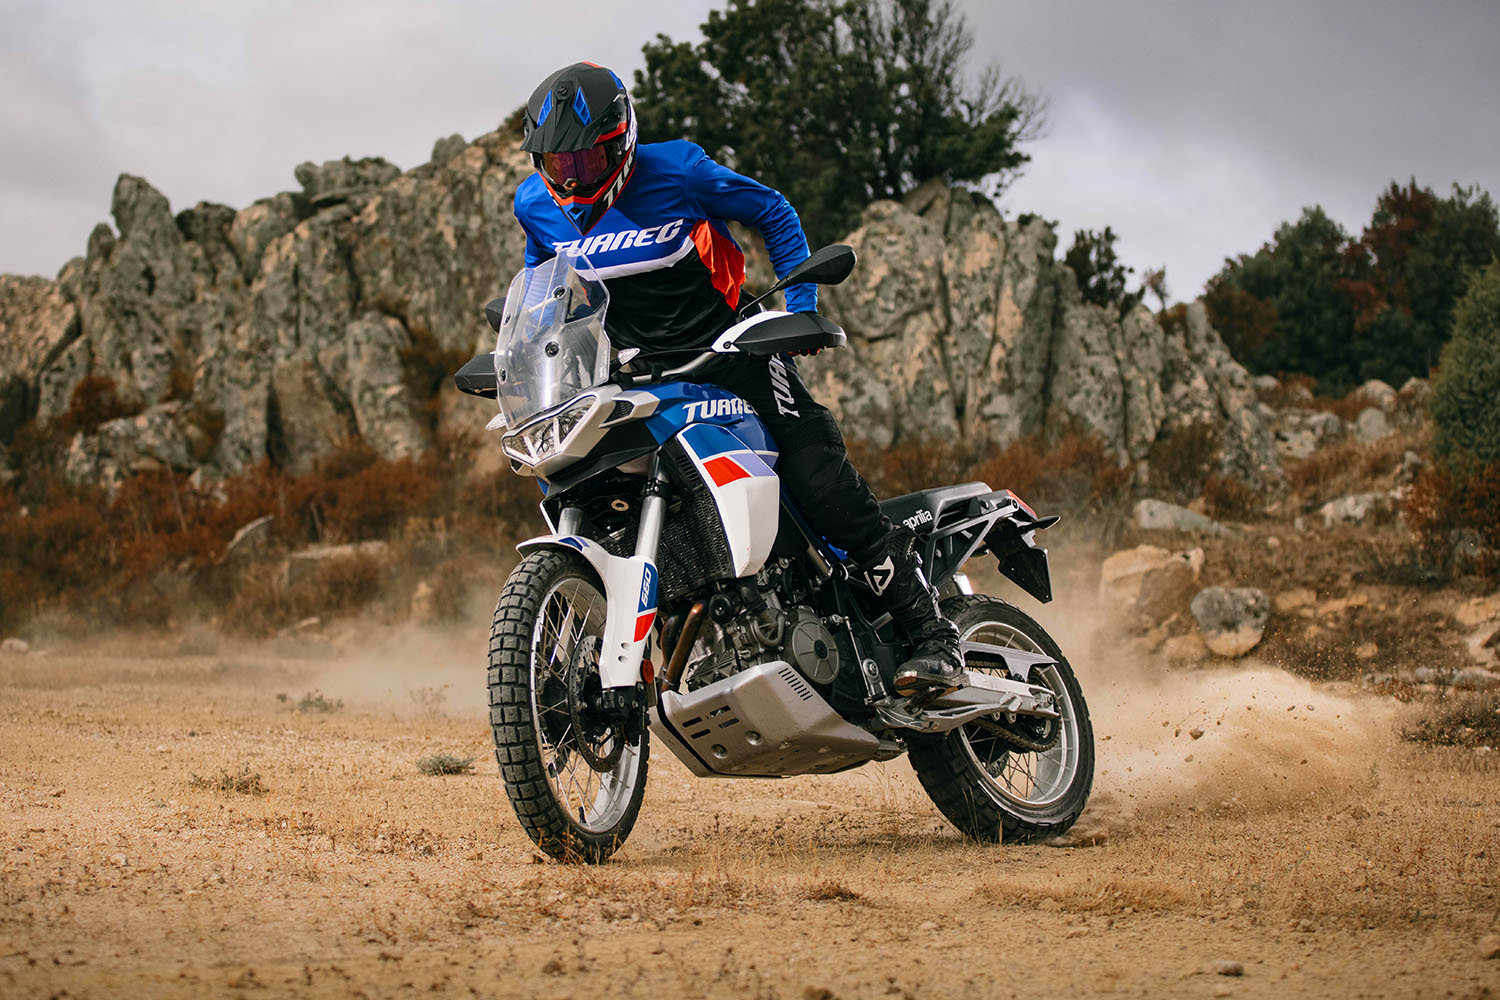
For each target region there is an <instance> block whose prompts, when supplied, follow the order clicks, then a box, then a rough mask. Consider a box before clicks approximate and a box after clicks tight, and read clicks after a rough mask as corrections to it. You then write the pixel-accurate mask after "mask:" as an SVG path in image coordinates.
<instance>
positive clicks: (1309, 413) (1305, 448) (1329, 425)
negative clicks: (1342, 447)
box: [1272, 410, 1346, 458]
mask: <svg viewBox="0 0 1500 1000" xmlns="http://www.w3.org/2000/svg"><path fill="white" fill-rule="evenodd" d="M1272 426H1273V428H1274V433H1275V439H1276V450H1277V451H1278V452H1279V453H1280V454H1281V455H1283V456H1285V457H1286V458H1307V457H1308V456H1309V455H1311V454H1312V453H1313V452H1315V451H1317V450H1318V449H1319V448H1325V447H1327V446H1328V445H1331V444H1336V443H1338V442H1339V441H1342V440H1344V438H1345V436H1346V431H1345V426H1344V422H1343V421H1342V420H1340V419H1339V418H1338V417H1337V416H1336V415H1335V414H1332V413H1328V412H1326V411H1324V410H1285V411H1283V412H1281V413H1279V414H1277V416H1276V420H1275V422H1274V423H1273V425H1272Z"/></svg>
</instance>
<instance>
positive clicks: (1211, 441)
mask: <svg viewBox="0 0 1500 1000" xmlns="http://www.w3.org/2000/svg"><path fill="white" fill-rule="evenodd" d="M1219 445H1220V440H1219V431H1218V428H1216V427H1213V426H1212V425H1210V424H1187V425H1185V426H1182V427H1177V428H1174V429H1172V430H1170V431H1168V432H1166V433H1165V434H1163V435H1162V436H1161V437H1158V438H1157V439H1156V442H1155V443H1154V444H1152V445H1151V452H1150V454H1149V455H1148V456H1147V464H1148V465H1149V466H1150V468H1151V487H1152V490H1153V492H1156V493H1160V494H1165V495H1167V496H1168V497H1170V498H1171V499H1174V500H1179V501H1184V500H1191V499H1192V498H1193V497H1196V496H1198V495H1199V494H1200V493H1202V492H1203V484H1204V482H1205V481H1206V480H1207V479H1208V477H1209V476H1210V475H1211V474H1212V473H1213V471H1214V469H1216V468H1217V467H1218V464H1219V450H1220V449H1219Z"/></svg>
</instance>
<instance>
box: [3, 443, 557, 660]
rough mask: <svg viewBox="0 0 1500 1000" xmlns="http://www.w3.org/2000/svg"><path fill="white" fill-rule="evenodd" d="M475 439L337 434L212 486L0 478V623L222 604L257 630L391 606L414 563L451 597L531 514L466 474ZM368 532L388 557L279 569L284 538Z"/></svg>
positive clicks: (104, 621)
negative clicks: (382, 447) (386, 456)
mask: <svg viewBox="0 0 1500 1000" xmlns="http://www.w3.org/2000/svg"><path fill="white" fill-rule="evenodd" d="M474 447H475V442H474V440H473V439H471V438H466V437H461V436H460V437H449V438H443V439H441V440H439V441H438V446H437V447H436V448H435V449H434V450H433V451H432V452H431V453H429V454H427V455H425V456H423V457H422V458H419V459H403V460H398V461H385V460H382V459H379V458H378V457H377V456H376V455H375V454H374V453H373V452H371V451H370V450H369V449H368V448H365V447H364V446H362V445H358V444H351V445H349V446H347V447H345V448H343V449H342V450H340V451H338V452H336V453H334V454H333V455H331V456H329V457H328V458H327V459H326V460H325V461H324V462H323V463H322V464H321V465H320V466H319V467H318V468H317V469H316V470H315V471H314V472H312V473H309V474H307V475H304V476H290V475H287V474H285V473H284V472H281V471H280V470H278V469H276V468H274V467H273V466H271V465H270V464H269V463H267V464H263V465H261V466H259V467H257V468H256V469H253V470H251V471H250V472H248V473H246V474H245V475H243V476H239V477H235V478H231V479H228V480H225V481H223V482H221V483H216V484H212V485H211V486H197V485H194V484H193V483H192V482H190V481H189V479H188V478H187V477H186V476H184V475H182V474H180V473H175V472H171V471H166V470H162V471H157V472H150V473H142V474H139V475H136V476H132V477H130V478H128V479H127V480H125V482H124V484H123V485H122V486H121V488H120V489H119V490H118V492H117V493H116V494H115V495H114V496H113V497H106V496H103V495H101V494H98V493H97V492H94V491H91V490H88V489H78V488H72V487H68V486H66V485H65V484H64V483H63V482H62V481H61V480H60V479H59V478H57V477H56V476H55V475H53V474H52V472H51V471H49V470H48V469H47V468H46V467H44V466H35V467H33V468H32V469H30V471H29V472H28V474H27V475H25V476H23V477H22V478H21V479H20V480H18V481H17V482H16V483H14V484H12V486H11V487H9V488H6V487H0V628H3V629H5V630H6V631H7V632H14V631H15V630H17V629H19V628H21V627H23V626H24V625H25V624H26V623H27V622H28V621H31V620H33V619H35V618H37V617H39V616H46V615H49V614H56V613H63V614H66V613H68V612H75V613H77V614H79V615H81V616H85V617H86V619H87V621H88V622H89V624H90V625H91V627H95V628H97V627H100V626H108V625H111V624H124V623H129V624H131V625H136V626H138V625H147V626H157V625H166V624H168V623H174V624H180V623H182V622H183V621H184V620H188V619H192V618H195V617H196V618H200V619H208V618H211V617H215V616H218V615H221V614H222V615H223V616H224V624H225V625H226V627H228V628H230V629H231V630H234V631H238V632H240V633H241V634H245V633H248V634H267V633H270V632H275V631H277V630H279V629H283V628H286V627H287V626H289V625H291V624H293V623H294V622H296V621H298V620H300V619H302V618H304V617H307V616H309V615H320V614H348V613H351V612H353V611H357V610H360V609H363V608H366V607H368V606H370V605H371V604H372V603H373V602H376V601H388V602H399V601H404V600H405V597H406V595H407V594H409V593H410V592H411V588H412V587H413V586H414V585H415V582H416V580H415V579H413V578H412V576H411V574H412V573H421V574H424V575H430V576H431V577H432V584H433V585H434V586H435V587H436V588H437V590H438V594H437V595H436V597H437V606H438V607H440V608H445V609H446V608H451V607H458V606H461V605H462V603H463V599H464V595H465V593H466V591H467V581H468V580H469V579H470V578H471V577H472V575H473V569H474V567H475V565H476V564H483V563H485V562H487V561H488V562H495V561H500V562H504V561H506V560H507V559H508V558H509V553H508V545H507V544H506V542H507V540H508V538H509V536H511V535H512V534H514V533H516V532H517V530H518V529H519V530H529V529H530V526H531V523H532V522H535V521H537V520H539V518H538V516H537V514H536V487H535V484H534V483H531V482H529V481H527V480H524V479H521V478H519V477H517V476H514V475H511V474H510V473H509V472H504V473H503V474H497V475H493V476H485V477H473V476H471V475H470V474H469V468H470V466H471V464H472V454H473V448H474ZM267 515H270V516H271V517H272V518H273V520H272V522H271V539H270V545H269V546H268V548H267V549H266V550H265V551H263V552H262V553H261V554H260V556H259V557H258V558H257V559H256V560H253V561H249V562H245V561H243V560H237V561H236V562H235V563H234V565H233V566H225V565H224V564H223V559H224V554H225V549H226V546H227V545H228V543H229V541H230V539H231V538H232V537H233V536H234V534H235V532H236V531H238V530H239V528H241V527H242V526H243V525H245V524H247V523H249V522H251V521H253V520H256V519H257V518H260V517H263V516H267ZM523 525H524V526H525V527H524V528H523V527H522V526H523ZM367 540H381V541H387V542H390V543H392V547H391V552H390V557H389V558H388V559H387V560H385V561H382V562H380V563H372V562H370V561H368V560H364V561H362V560H361V559H359V558H355V559H352V560H346V561H344V562H342V563H341V564H339V565H337V566H330V567H327V568H326V569H323V570H320V571H319V575H318V576H317V577H316V578H314V579H308V580H303V581H300V583H299V585H298V586H290V585H288V583H287V582H286V580H285V578H284V575H283V574H282V572H281V571H280V569H279V564H280V560H281V559H282V558H283V557H284V556H285V555H286V554H287V553H288V552H290V551H293V550H295V549H297V548H301V547H304V546H307V545H313V544H340V543H346V542H360V541H367ZM454 556H457V558H453V557H454ZM438 567H441V568H440V569H439V568H438Z"/></svg>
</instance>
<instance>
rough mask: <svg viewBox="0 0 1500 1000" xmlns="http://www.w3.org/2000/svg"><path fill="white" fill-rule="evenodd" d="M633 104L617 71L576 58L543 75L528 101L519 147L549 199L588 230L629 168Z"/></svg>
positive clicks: (633, 130) (582, 229) (612, 198)
mask: <svg viewBox="0 0 1500 1000" xmlns="http://www.w3.org/2000/svg"><path fill="white" fill-rule="evenodd" d="M635 134H636V126H635V109H634V108H633V107H631V104H630V95H629V94H628V93H626V92H625V84H623V83H621V82H620V78H619V77H618V76H616V75H615V74H614V73H612V72H611V71H610V70H607V69H605V68H604V67H603V66H596V65H594V64H593V63H574V64H573V65H571V66H568V67H565V68H564V69H560V70H558V71H557V72H556V73H553V74H552V75H551V76H549V77H547V79H545V80H543V81H542V84H541V86H539V87H537V88H536V90H535V91H534V92H533V93H532V95H531V99H530V100H529V101H527V102H526V117H525V119H524V124H523V132H522V135H523V138H522V140H521V149H523V150H525V151H526V152H528V153H530V154H531V162H532V165H533V166H535V167H536V170H537V173H539V174H541V175H542V181H543V182H544V183H545V184H546V185H547V190H548V191H549V192H551V194H552V198H553V200H554V201H556V202H557V204H558V206H559V207H560V208H561V209H562V210H563V211H564V212H566V213H567V214H568V217H569V218H571V219H572V220H573V225H574V226H576V227H577V229H578V232H579V233H581V234H586V233H587V232H588V231H589V230H590V229H593V228H594V226H595V224H597V223H598V221H599V220H600V219H601V218H603V217H604V214H605V213H606V212H608V211H609V209H610V206H611V205H613V204H614V203H615V199H617V198H618V197H619V196H620V192H621V191H623V190H624V189H625V183H626V181H628V180H630V174H631V171H633V170H634V169H635Z"/></svg>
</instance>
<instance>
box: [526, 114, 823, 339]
mask: <svg viewBox="0 0 1500 1000" xmlns="http://www.w3.org/2000/svg"><path fill="white" fill-rule="evenodd" d="M515 212H516V218H517V219H518V220H520V223H521V228H522V229H523V230H525V232H526V264H527V266H533V265H536V264H540V263H541V262H542V261H544V260H547V259H548V258H550V257H553V256H555V255H556V254H558V253H572V254H582V255H584V256H586V257H587V258H588V261H589V264H590V266H591V267H592V268H593V269H594V271H595V272H596V273H597V274H598V276H599V277H600V278H602V279H603V280H604V283H605V285H606V286H608V288H609V297H610V306H609V313H608V314H607V316H606V317H605V324H606V326H607V328H608V331H609V338H610V341H611V342H612V343H613V344H614V345H615V346H616V347H640V348H644V349H646V350H648V351H669V350H690V349H691V350H702V349H703V348H705V347H707V346H708V345H709V344H710V343H712V341H713V339H714V338H715V337H716V336H717V335H718V334H719V333H721V332H723V331H724V329H725V328H727V327H729V326H730V325H731V324H733V322H734V316H735V308H736V307H737V306H738V305H739V301H740V290H741V288H742V287H743V286H744V284H745V257H744V254H742V253H741V252H740V248H739V244H737V243H735V241H734V239H733V237H731V236H730V235H729V229H728V227H727V226H726V225H725V220H727V219H733V220H734V221H736V222H741V223H744V224H745V225H747V226H751V227H753V228H754V229H757V230H759V231H760V234H761V236H762V237H764V239H765V241H766V249H767V250H768V251H769V252H770V256H771V267H772V268H773V269H774V270H775V272H776V274H777V276H778V277H779V276H781V275H784V274H786V273H787V272H788V271H790V270H791V269H792V268H793V267H795V266H796V265H797V264H799V263H801V262H802V261H803V260H804V259H806V257H807V237H806V236H805V235H803V232H802V223H801V222H800V221H798V219H797V213H796V212H795V211H794V210H793V209H792V206H791V205H790V204H788V203H787V200H786V199H785V198H783V197H782V196H781V195H780V194H778V193H777V192H775V191H773V190H771V189H770V188H768V187H766V186H765V185H764V184H760V183H758V182H756V181H753V180H751V179H750V178H748V177H743V176H741V175H740V174H737V173H735V172H734V171H732V170H730V169H728V168H726V167H723V166H720V165H719V164H717V163H715V162H714V161H713V160H711V159H709V157H708V154H707V153H705V152H704V151H703V149H702V147H700V146H697V145H695V144H693V143H691V142H684V141H681V140H678V141H674V142H658V143H647V144H644V145H642V146H640V147H638V148H637V151H636V166H635V172H634V173H633V174H632V175H631V177H630V180H629V182H628V183H626V185H625V190H624V191H622V192H621V193H620V196H619V198H618V199H617V200H616V201H615V203H614V204H613V205H612V206H611V207H610V209H609V211H608V212H606V213H605V214H604V216H603V217H601V218H600V220H599V222H598V224H597V225H595V226H594V228H593V229H591V230H589V231H588V232H587V233H582V234H581V233H579V232H578V229H577V227H575V226H574V224H573V220H572V219H570V218H569V217H568V215H567V213H565V212H564V211H563V210H562V209H561V208H559V207H558V205H557V203H556V202H555V201H553V200H552V195H551V194H550V193H549V192H548V191H547V187H546V185H545V184H544V183H543V182H542V178H541V176H540V175H538V174H532V175H531V176H530V177H528V178H526V180H524V181H522V182H521V186H520V187H519V188H517V189H516V204H515ZM786 300H787V308H789V309H791V310H793V311H807V310H812V309H816V308H817V305H818V291H817V286H816V285H793V286H792V287H790V288H788V289H787V290H786Z"/></svg>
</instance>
